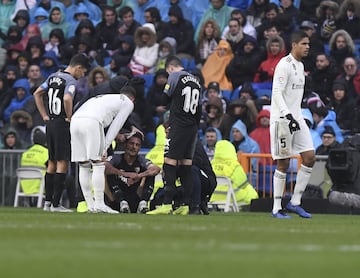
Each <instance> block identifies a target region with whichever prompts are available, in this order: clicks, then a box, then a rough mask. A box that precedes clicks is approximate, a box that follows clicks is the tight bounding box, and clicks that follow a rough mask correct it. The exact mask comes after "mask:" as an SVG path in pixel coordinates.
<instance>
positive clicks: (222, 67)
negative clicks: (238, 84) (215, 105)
mask: <svg viewBox="0 0 360 278" xmlns="http://www.w3.org/2000/svg"><path fill="white" fill-rule="evenodd" d="M233 58H234V55H233V53H232V50H231V47H230V44H229V43H228V42H227V41H225V40H221V41H220V42H219V44H218V46H217V47H216V49H215V52H213V53H212V54H210V56H209V57H208V58H207V60H206V62H205V64H204V66H203V67H202V69H201V72H202V75H203V77H204V82H205V84H209V83H210V82H212V81H215V82H218V83H219V86H220V89H221V90H232V89H233V86H232V83H231V80H229V78H228V77H227V76H226V74H225V72H226V68H227V66H228V65H229V64H230V62H231V61H232V59H233ZM224 111H226V110H225V109H224Z"/></svg>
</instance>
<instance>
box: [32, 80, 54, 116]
mask: <svg viewBox="0 0 360 278" xmlns="http://www.w3.org/2000/svg"><path fill="white" fill-rule="evenodd" d="M45 92H46V90H45V89H44V88H43V87H42V86H40V87H38V88H37V89H36V91H35V92H34V99H35V104H36V107H37V109H38V111H39V113H40V115H41V117H42V119H43V121H44V122H47V121H48V120H49V119H50V118H49V115H48V114H47V112H46V110H45V106H44V100H43V94H44V93H45Z"/></svg>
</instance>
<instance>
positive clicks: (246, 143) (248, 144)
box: [229, 120, 260, 169]
mask: <svg viewBox="0 0 360 278" xmlns="http://www.w3.org/2000/svg"><path fill="white" fill-rule="evenodd" d="M229 139H230V142H231V143H232V144H233V145H234V147H235V149H236V151H237V152H243V153H259V152H260V147H259V144H258V143H257V142H256V141H255V140H254V139H252V138H251V137H250V136H249V134H248V131H247V128H246V125H245V124H244V123H243V122H242V121H241V120H237V121H236V122H235V123H234V124H233V126H232V127H231V131H230V138H229ZM253 166H255V165H253ZM254 169H255V168H254Z"/></svg>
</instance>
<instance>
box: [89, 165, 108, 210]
mask: <svg viewBox="0 0 360 278" xmlns="http://www.w3.org/2000/svg"><path fill="white" fill-rule="evenodd" d="M92 183H93V186H94V198H95V204H96V205H97V206H103V205H105V203H104V190H105V164H104V163H103V162H99V163H94V164H93V174H92Z"/></svg>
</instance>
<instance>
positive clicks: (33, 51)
mask: <svg viewBox="0 0 360 278" xmlns="http://www.w3.org/2000/svg"><path fill="white" fill-rule="evenodd" d="M26 51H27V52H28V53H30V59H31V60H30V63H32V64H38V65H40V63H41V57H42V55H43V54H44V52H45V46H44V43H43V41H42V39H41V37H40V36H34V37H31V38H30V39H29V41H28V43H27V45H26Z"/></svg>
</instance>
